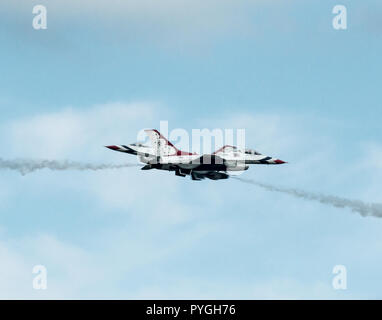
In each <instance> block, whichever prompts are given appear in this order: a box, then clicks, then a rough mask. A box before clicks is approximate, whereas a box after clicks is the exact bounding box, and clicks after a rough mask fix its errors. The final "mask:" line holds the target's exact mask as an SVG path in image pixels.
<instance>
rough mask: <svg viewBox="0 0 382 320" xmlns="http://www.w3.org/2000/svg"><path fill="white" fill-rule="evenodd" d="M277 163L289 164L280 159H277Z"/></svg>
mask: <svg viewBox="0 0 382 320" xmlns="http://www.w3.org/2000/svg"><path fill="white" fill-rule="evenodd" d="M275 163H277V164H283V163H287V162H285V161H282V160H280V159H276V160H275Z"/></svg>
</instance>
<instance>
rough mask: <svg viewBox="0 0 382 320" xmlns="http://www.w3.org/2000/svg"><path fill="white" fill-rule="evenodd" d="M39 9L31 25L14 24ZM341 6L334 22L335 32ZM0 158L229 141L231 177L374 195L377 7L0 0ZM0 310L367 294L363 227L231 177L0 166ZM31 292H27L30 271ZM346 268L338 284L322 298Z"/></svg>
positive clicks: (379, 242)
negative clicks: (2, 301)
mask: <svg viewBox="0 0 382 320" xmlns="http://www.w3.org/2000/svg"><path fill="white" fill-rule="evenodd" d="M34 4H45V5H46V7H47V10H48V29H47V30H40V31H36V30H34V29H33V28H32V18H33V15H32V7H33V5H34ZM337 4H343V5H345V6H346V7H347V11H348V29H347V30H343V31H338V30H334V29H333V27H332V19H333V14H332V8H333V7H334V6H335V5H337ZM0 13H1V16H2V19H1V21H0V26H1V28H0V37H1V40H2V41H1V43H2V46H1V48H2V50H0V58H1V59H0V67H1V71H2V72H1V74H2V77H0V108H1V114H2V117H1V124H0V131H1V135H0V140H1V144H2V146H3V147H2V152H1V158H9V159H13V158H38V159H41V158H43V159H45V158H47V159H57V160H60V159H73V160H80V161H81V160H82V161H91V162H94V163H100V162H105V161H106V162H115V163H121V162H124V161H131V160H130V159H129V158H128V156H126V155H124V154H119V153H113V152H111V151H110V150H107V149H105V148H103V147H102V146H103V145H107V144H120V143H130V142H134V141H135V140H136V136H137V132H138V131H139V130H140V129H142V128H151V127H159V122H160V121H161V120H168V121H169V126H170V130H171V129H175V128H184V129H186V130H188V131H189V132H191V130H192V129H194V128H200V129H202V128H209V129H213V128H234V129H237V128H244V129H246V142H247V144H248V146H249V147H253V148H256V149H258V150H259V151H261V152H263V153H265V154H270V155H272V156H276V157H279V158H280V159H283V160H286V161H288V162H289V163H288V165H284V166H277V167H251V168H250V170H248V171H247V172H245V177H247V178H251V179H257V180H258V181H262V182H267V183H270V184H275V185H280V186H284V187H295V188H298V189H302V190H306V191H312V192H321V193H326V194H333V195H338V196H342V197H347V198H350V199H360V200H363V201H367V202H382V199H381V196H380V187H381V182H380V181H381V178H382V174H381V170H382V143H381V131H380V119H381V116H382V114H381V98H382V97H381V95H382V93H381V91H380V90H379V87H380V74H381V71H382V70H381V62H380V53H381V49H382V42H381V36H382V25H381V23H380V21H381V15H382V5H381V4H380V2H378V1H372V0H368V1H342V2H340V3H339V2H337V1H332V0H325V1H297V0H296V1H281V0H275V1H262V0H257V1H229V0H223V1H222V0H221V1H217V0H211V1H207V2H205V1H198V0H197V1H195V0H194V1H173V0H163V1H148V0H144V1H135V0H132V1H129V2H119V1H117V0H113V1H87V0H85V1H82V2H81V5H79V4H78V3H77V1H71V0H70V1H55V2H54V3H52V2H48V1H32V2H31V1H20V2H19V3H18V4H17V5H16V4H14V2H13V1H3V2H2V3H1V5H0ZM1 177H2V178H1V180H0V212H1V214H0V260H1V261H2V263H1V265H0V297H2V298H33V299H38V298H52V299H54V298H64V299H69V298H117V299H123V298H244V299H251V298H260V299H267V298H275V299H278V298H291V299H293V298H328V299H349V298H381V297H382V295H381V291H380V288H381V285H382V283H381V280H380V279H381V277H379V270H380V268H381V265H382V260H381V257H380V252H381V250H382V237H381V233H380V229H381V228H382V221H381V220H380V219H378V218H363V217H361V216H359V215H358V214H356V213H353V212H351V211H350V210H348V209H338V208H332V207H330V206H327V205H323V204H319V203H315V202H309V201H304V200H301V199H295V198H292V197H290V196H288V195H283V194H278V193H272V192H269V191H265V190H262V189H260V188H258V187H256V186H251V185H248V184H243V183H240V182H239V181H235V180H227V181H215V182H214V181H202V182H199V183H196V182H192V181H190V180H189V179H181V178H179V177H175V176H173V175H172V174H169V173H168V172H151V171H150V172H143V171H140V170H138V168H127V169H123V170H114V171H113V170H107V171H102V172H75V171H73V172H71V171H67V172H52V171H39V172H35V173H31V174H29V175H26V176H21V175H19V174H18V173H15V172H9V171H2V172H1ZM38 264H42V265H45V266H46V267H47V270H48V289H47V290H44V291H43V290H33V289H32V279H33V274H32V268H33V266H34V265H38ZM338 264H341V265H345V266H346V268H347V274H348V281H347V282H348V289H347V290H334V289H333V288H332V284H331V283H332V279H333V277H334V275H333V274H332V269H333V267H334V266H335V265H338Z"/></svg>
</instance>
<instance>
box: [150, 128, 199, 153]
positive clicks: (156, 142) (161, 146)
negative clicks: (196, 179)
mask: <svg viewBox="0 0 382 320" xmlns="http://www.w3.org/2000/svg"><path fill="white" fill-rule="evenodd" d="M145 132H146V134H147V135H148V137H149V138H150V141H151V144H152V147H153V149H154V150H155V152H156V154H157V155H158V156H177V155H178V156H180V155H192V153H189V152H184V151H180V150H178V149H177V148H176V147H175V146H174V145H173V144H172V143H171V142H170V141H168V140H167V139H166V138H165V137H164V136H163V135H162V134H161V133H160V132H159V131H158V130H156V129H150V130H145Z"/></svg>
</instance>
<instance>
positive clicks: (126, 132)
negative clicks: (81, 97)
mask: <svg viewBox="0 0 382 320" xmlns="http://www.w3.org/2000/svg"><path fill="white" fill-rule="evenodd" d="M155 106H156V104H154V103H128V104H125V103H110V104H105V105H99V106H94V107H91V108H87V109H76V108H73V107H72V108H66V109H65V110H61V111H56V112H51V113H48V114H42V115H36V116H32V117H25V118H24V119H20V120H16V121H12V122H11V123H4V124H3V128H2V132H3V134H2V137H1V139H2V140H3V143H4V145H5V144H7V145H8V147H7V148H6V150H7V152H8V154H6V156H7V157H10V158H12V157H16V156H17V157H33V158H42V157H50V158H69V159H72V158H74V159H76V160H83V159H85V160H87V161H91V162H94V163H97V162H103V161H109V160H110V161H113V162H117V163H120V162H123V161H131V160H130V157H129V156H128V155H125V154H121V153H117V152H112V151H110V150H108V149H105V148H103V145H105V144H120V143H129V142H131V141H133V140H134V139H135V135H136V132H138V130H140V129H141V126H143V125H144V126H145V127H148V126H152V127H156V126H157V125H158V124H159V120H162V117H161V116H162V115H157V114H156V108H155ZM161 110H163V107H161ZM305 120H307V119H305ZM205 121H206V122H203V121H201V122H200V123H199V124H202V127H203V126H204V125H206V126H208V125H210V124H211V122H210V121H209V119H206V120H205ZM315 121H317V120H316V119H315ZM305 123H307V124H306V126H305ZM310 123H311V121H305V122H304V121H301V118H299V117H293V116H290V117H283V116H281V115H274V114H244V115H235V116H231V115H229V114H228V115H226V116H225V117H224V116H223V117H222V118H221V119H217V120H216V119H215V122H214V123H213V124H214V127H221V128H226V127H227V128H246V129H247V136H248V137H249V138H248V139H247V143H248V146H250V147H252V146H253V147H255V148H258V149H259V151H262V152H266V153H270V155H275V154H274V153H277V154H276V155H277V156H280V157H281V158H282V159H284V155H285V160H287V161H291V160H290V159H291V158H292V157H293V155H301V154H303V153H305V152H306V153H309V152H311V153H312V154H311V155H310V156H306V157H305V158H301V159H298V161H297V159H296V161H291V163H292V164H291V165H286V166H280V167H278V168H275V167H273V168H269V167H268V168H263V167H261V168H251V169H250V171H249V172H246V173H245V174H246V175H255V176H257V177H259V178H260V179H264V180H266V181H267V182H274V181H280V180H281V181H282V184H286V183H293V184H294V186H296V187H298V184H300V185H302V186H304V187H306V186H309V185H310V186H312V185H314V184H316V182H317V177H319V178H321V179H322V177H323V176H325V183H326V185H329V184H330V182H332V181H334V180H336V179H337V178H338V177H336V175H334V174H332V172H334V171H335V169H330V168H329V169H328V167H327V166H325V165H321V166H320V164H322V163H323V161H324V159H326V158H327V157H328V152H329V151H332V150H334V148H333V145H332V144H331V143H330V142H329V141H328V139H327V138H326V137H325V136H324V135H321V136H320V139H318V138H315V137H314V136H315V134H314V130H312V132H311V127H310ZM146 124H147V125H146ZM307 127H308V129H307ZM121 139H123V141H121ZM315 139H316V140H315ZM26 142H27V143H26ZM57 142H59V143H57ZM377 150H379V149H378V148H377ZM376 154H379V153H378V152H377V153H376ZM3 156H5V155H3ZM329 157H331V158H329V160H331V159H332V158H335V157H336V154H335V153H334V154H331V155H330V156H329ZM377 158H378V156H377ZM111 159H112V160H111ZM312 164H316V166H315V170H314V171H312V170H311V169H310V168H311V165H312ZM351 165H352V163H349V165H348V166H347V167H346V168H343V167H342V168H343V170H344V171H345V173H346V176H349V175H350V176H351V174H352V171H351V169H352V168H351ZM301 172H304V174H303V175H302V174H301ZM328 172H329V173H330V174H328ZM337 176H338V175H337ZM344 176H345V175H339V178H338V180H339V181H340V182H341V181H342V179H343V177H344ZM12 177H13V178H12ZM304 182H306V183H304ZM6 183H7V189H8V191H7V192H8V193H9V194H10V195H9V196H10V199H11V200H12V199H14V200H16V199H17V201H18V199H19V196H20V194H23V195H27V196H28V197H29V201H32V203H31V206H32V207H33V206H35V207H36V208H38V206H39V204H38V203H40V202H44V201H45V198H46V194H49V196H53V198H54V199H55V201H53V200H52V207H53V206H54V210H53V211H54V212H55V211H57V208H60V206H62V207H64V208H65V205H66V204H67V203H71V201H72V200H73V199H75V198H76V197H79V198H80V199H81V201H86V200H87V199H89V200H90V202H91V205H92V206H94V207H95V208H96V210H95V209H94V210H95V211H96V212H95V213H94V214H93V213H92V212H91V209H89V211H90V212H85V211H86V210H85V209H83V210H85V211H84V212H82V211H81V210H77V211H75V212H73V214H75V215H84V216H86V217H87V219H93V217H94V219H101V221H110V225H108V226H105V227H104V226H96V227H95V228H94V229H92V234H89V233H87V234H86V235H83V237H84V240H83V241H78V240H77V241H74V242H73V241H72V240H68V239H63V240H59V237H58V236H57V235H56V234H55V233H54V232H53V231H52V232H48V233H44V234H42V235H39V234H38V233H37V234H36V231H28V229H26V230H27V231H26V234H25V235H24V236H21V237H18V240H14V238H12V237H10V238H9V240H8V241H7V242H5V241H2V242H0V256H1V257H0V258H1V259H3V260H4V261H7V263H4V264H3V266H2V269H1V271H2V272H1V274H2V275H4V277H3V278H2V281H0V282H1V283H2V285H1V286H0V294H2V296H3V297H8V298H9V297H33V298H36V297H49V298H54V297H63V298H73V297H74V298H76V297H82V298H83V297H89V298H94V297H109V298H115V297H124V298H126V297H130V298H139V297H141V298H181V297H184V298H190V297H193V298H196V297H200V298H215V297H217V298H238V297H242V298H275V299H278V298H332V297H338V298H342V297H341V296H336V295H335V294H333V293H332V291H331V288H330V286H329V285H328V284H326V283H322V282H320V281H315V280H312V281H308V282H304V281H300V280H298V279H293V278H288V277H277V275H275V276H274V277H271V278H270V277H267V276H265V277H264V279H262V281H261V282H260V283H259V282H256V283H255V282H249V283H247V282H246V283H243V282H240V281H237V282H235V283H234V282H232V280H231V281H221V278H219V279H220V280H217V278H216V279H209V280H208V281H206V279H205V278H204V277H203V276H202V275H199V274H198V273H193V272H192V271H189V272H184V270H183V271H182V270H177V274H176V276H175V275H174V277H170V276H169V275H168V274H165V269H166V268H165V267H163V266H164V265H166V263H170V264H171V262H173V261H175V260H174V259H175V257H178V256H180V257H181V259H182V261H183V263H184V261H185V257H184V255H185V254H191V255H192V254H193V255H195V256H198V257H199V253H198V251H196V248H201V247H203V246H204V245H206V244H208V243H207V242H208V241H211V240H212V241H214V240H215V239H220V240H224V239H225V238H226V237H227V239H231V238H229V237H233V238H232V239H231V241H233V243H234V244H233V246H234V245H239V246H245V245H247V244H248V242H250V243H251V246H253V247H256V248H253V250H261V248H262V247H265V248H266V247H267V246H269V245H271V246H273V245H275V241H276V240H275V239H273V238H274V235H273V234H268V233H267V232H265V233H263V232H262V230H261V229H267V227H270V228H271V226H272V228H275V225H276V226H278V227H277V228H276V229H272V230H274V231H275V232H277V233H279V232H282V230H283V228H284V223H286V222H287V221H288V220H287V217H286V215H282V214H280V213H279V212H278V211H280V210H282V209H283V208H284V207H285V205H286V201H288V199H289V198H288V197H282V196H280V197H278V201H276V202H275V201H274V196H273V195H270V194H267V193H266V192H264V191H262V190H257V189H256V188H253V191H252V188H250V187H249V188H248V186H247V185H243V186H240V185H238V182H233V181H228V183H227V182H224V181H220V182H219V181H218V182H210V181H204V182H201V183H199V184H197V183H193V182H191V181H189V180H188V179H181V178H178V177H175V176H172V175H171V174H169V173H168V172H154V171H149V172H144V171H140V170H138V168H128V169H123V170H116V171H112V170H111V171H104V172H96V173H92V172H89V173H83V172H81V173H78V172H65V173H56V172H36V173H32V174H30V175H27V176H26V177H18V178H17V179H16V178H14V176H12V175H11V174H10V175H8V176H7V177H6ZM324 187H325V186H324ZM352 188H353V189H354V190H357V189H359V188H361V189H362V186H359V185H355V186H352ZM352 188H350V189H349V188H348V189H347V190H350V192H351V190H353V189H352ZM41 190H44V192H41ZM240 192H242V194H240ZM12 194H14V196H15V197H14V198H12ZM249 195H250V196H249ZM33 197H35V198H33ZM31 198H32V199H31ZM33 201H35V202H34V203H33ZM74 203H75V202H74ZM296 203H297V204H298V205H297V204H296ZM288 205H290V208H291V210H290V211H291V212H288V219H292V218H295V219H299V222H300V223H301V224H302V225H304V226H305V227H307V228H309V227H312V225H313V224H314V226H315V227H316V223H320V224H324V222H323V221H321V220H322V216H325V217H327V213H326V212H323V213H321V212H320V210H321V208H322V206H320V207H318V208H316V206H315V204H307V203H305V202H304V204H303V203H301V202H300V200H294V199H293V200H291V202H290V203H288ZM52 207H48V209H49V210H51V209H52ZM56 207H57V208H56ZM88 207H90V204H89V206H88ZM94 207H92V208H94ZM236 207H237V208H236ZM233 208H235V210H237V211H235V210H233V211H232V212H231V211H230V210H231V209H233ZM264 208H266V209H267V210H266V212H264V211H263V209H264ZM314 208H316V210H315V209H314ZM44 210H46V208H45V209H44ZM68 210H70V209H68ZM252 210H253V211H252ZM294 211H295V212H294ZM301 211H303V214H302V213H301ZM111 212H113V213H114V215H111V214H109V213H111ZM306 212H308V213H309V214H310V215H304V213H306ZM45 214H47V213H45ZM272 214H277V215H278V218H281V219H283V220H282V221H281V222H280V221H277V223H275V221H274V220H272V217H271V215H272ZM99 215H103V216H102V217H100V216H99ZM251 215H257V217H256V220H251V219H249V218H248V217H249V216H251ZM40 217H43V219H44V211H43V212H42V214H41V216H40ZM105 217H106V220H105ZM352 217H353V216H352ZM248 219H249V220H248ZM69 220H70V219H69ZM113 221H115V223H113ZM248 221H251V222H259V223H262V226H261V227H259V226H255V225H254V226H249V229H245V230H246V231H247V232H252V231H253V232H257V233H259V234H258V235H257V236H256V237H255V238H253V237H252V236H251V235H250V234H244V235H242V234H237V233H236V229H235V228H236V227H242V224H246V222H248ZM229 223H234V226H232V225H230V224H229ZM296 228H297V227H296ZM296 230H297V229H296ZM297 231H298V230H297ZM350 231H351V230H350ZM350 231H349V234H348V233H345V234H341V235H342V237H344V238H346V239H348V238H349V239H350V238H351V236H352V234H351V232H350ZM292 233H293V232H292ZM81 237H82V235H81ZM3 238H4V236H3ZM237 239H238V240H237ZM236 240H237V241H238V242H235V241H236ZM227 241H228V240H227ZM286 241H287V242H288V241H289V240H286ZM276 242H277V241H276ZM288 243H289V245H290V246H292V245H293V243H292V244H291V243H290V242H288ZM219 245H220V243H219ZM332 245H333V244H332V243H330V244H329V245H328V246H329V247H331V246H332ZM211 248H214V247H213V245H212V246H211ZM215 249H216V248H215ZM251 250H252V249H251ZM292 255H293V253H292ZM201 257H203V255H201ZM307 259H308V258H307ZM167 261H169V262H167ZM209 263H210V264H211V261H210V262H209ZM35 264H47V267H48V272H49V273H50V276H51V277H50V278H49V279H50V280H49V281H50V282H49V283H50V284H49V291H47V292H46V293H41V292H40V293H38V295H40V296H36V294H37V293H36V292H34V291H32V292H31V289H30V285H31V276H32V275H31V268H32V267H33V265H35ZM150 267H153V268H158V270H157V272H158V275H157V276H158V277H159V276H160V277H168V279H170V280H169V283H168V284H164V283H161V282H159V283H158V281H156V280H155V279H154V280H153V279H151V280H147V282H145V283H139V284H137V282H136V281H138V280H137V279H138V278H139V277H142V276H144V273H142V271H141V270H142V269H143V270H145V269H147V268H150ZM100 274H107V275H108V276H107V277H108V278H107V279H106V280H103V279H100V276H99V275H100ZM187 274H190V277H191V278H193V279H192V280H191V281H187V279H185V278H183V277H184V276H186V275H187ZM199 276H200V278H199ZM221 276H222V277H223V280H224V276H225V274H224V273H223V274H222V275H221ZM256 279H259V278H258V277H257V278H256ZM124 281H126V283H127V284H126V285H125V286H124V287H119V283H121V282H124ZM25 283H27V285H26V284H25ZM203 283H204V284H205V285H203ZM201 287H202V288H204V289H203V290H201V289H200V288H201ZM229 293H231V296H230V295H229Z"/></svg>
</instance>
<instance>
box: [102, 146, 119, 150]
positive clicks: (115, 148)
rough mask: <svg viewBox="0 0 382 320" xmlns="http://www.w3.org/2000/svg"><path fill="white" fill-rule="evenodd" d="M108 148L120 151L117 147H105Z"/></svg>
mask: <svg viewBox="0 0 382 320" xmlns="http://www.w3.org/2000/svg"><path fill="white" fill-rule="evenodd" d="M105 147H106V148H109V149H111V150H118V149H119V148H118V147H117V146H105Z"/></svg>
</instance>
